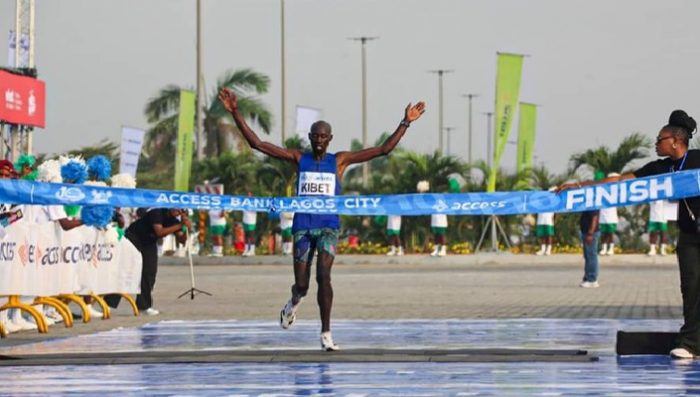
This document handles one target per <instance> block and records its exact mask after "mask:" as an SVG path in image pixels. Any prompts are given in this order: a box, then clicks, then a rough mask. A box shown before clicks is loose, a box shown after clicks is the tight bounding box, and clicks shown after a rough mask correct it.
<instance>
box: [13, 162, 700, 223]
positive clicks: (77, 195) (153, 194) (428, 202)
mask: <svg viewBox="0 0 700 397" xmlns="http://www.w3.org/2000/svg"><path fill="white" fill-rule="evenodd" d="M693 196H700V170H688V171H682V172H676V173H671V174H663V175H657V176H652V177H646V178H638V179H630V180H626V181H622V182H616V183H608V184H602V185H595V186H587V187H584V188H579V189H572V190H566V191H563V192H560V193H551V192H548V191H519V192H495V193H452V194H431V193H422V194H401V195H389V196H336V197H285V198H275V197H248V196H225V195H214V194H202V193H188V192H173V191H162V190H147V189H122V188H109V187H99V186H89V185H70V184H53V183H41V182H32V181H24V180H0V203H5V204H73V205H111V206H115V207H146V208H156V207H160V208H221V209H224V210H229V211H244V210H245V211H262V212H267V211H289V212H306V213H318V214H344V215H385V214H397V215H427V214H435V213H444V214H447V215H512V214H528V213H540V212H579V211H585V210H589V209H599V208H607V207H618V206H626V205H634V204H643V203H647V202H650V201H655V200H662V199H670V200H674V199H680V198H684V197H693Z"/></svg>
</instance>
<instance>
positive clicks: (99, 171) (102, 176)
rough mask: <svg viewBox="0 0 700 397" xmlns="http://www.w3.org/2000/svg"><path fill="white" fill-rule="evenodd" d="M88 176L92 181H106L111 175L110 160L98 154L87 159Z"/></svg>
mask: <svg viewBox="0 0 700 397" xmlns="http://www.w3.org/2000/svg"><path fill="white" fill-rule="evenodd" d="M87 166H88V176H89V178H90V179H92V180H94V181H103V182H106V181H107V180H108V179H109V177H111V176H112V162H111V161H109V159H108V158H107V157H106V156H103V155H101V154H98V155H97V156H93V157H90V159H89V160H88V161H87Z"/></svg>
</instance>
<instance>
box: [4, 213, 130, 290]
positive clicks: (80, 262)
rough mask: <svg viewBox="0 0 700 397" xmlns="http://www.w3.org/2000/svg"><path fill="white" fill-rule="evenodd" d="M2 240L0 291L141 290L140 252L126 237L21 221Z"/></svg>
mask: <svg viewBox="0 0 700 397" xmlns="http://www.w3.org/2000/svg"><path fill="white" fill-rule="evenodd" d="M6 231H7V236H6V237H5V238H4V239H3V240H0V295H28V296H52V295H58V294H65V293H78V294H88V293H96V294H105V293H111V292H123V293H131V294H135V293H139V292H140V285H141V253H140V252H138V250H137V249H136V247H134V245H133V244H131V242H130V241H129V240H128V239H126V238H122V239H121V240H120V241H119V242H117V243H107V242H105V241H104V233H103V232H101V231H99V230H97V229H95V228H92V227H86V226H81V227H78V228H75V229H73V230H69V231H63V230H62V229H61V227H60V225H59V224H58V223H57V222H49V223H45V224H32V223H28V222H17V223H15V224H13V225H11V226H10V227H8V228H7V229H6Z"/></svg>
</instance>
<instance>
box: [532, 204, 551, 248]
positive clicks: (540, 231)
mask: <svg viewBox="0 0 700 397" xmlns="http://www.w3.org/2000/svg"><path fill="white" fill-rule="evenodd" d="M535 236H536V237H537V238H538V239H539V240H540V250H539V251H537V252H535V255H552V243H553V242H554V212H541V213H539V214H537V226H535Z"/></svg>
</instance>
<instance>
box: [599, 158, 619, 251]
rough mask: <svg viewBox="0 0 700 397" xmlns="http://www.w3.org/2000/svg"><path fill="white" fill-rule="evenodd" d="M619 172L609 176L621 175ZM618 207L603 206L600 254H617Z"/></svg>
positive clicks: (600, 226) (601, 211)
mask: <svg viewBox="0 0 700 397" xmlns="http://www.w3.org/2000/svg"><path fill="white" fill-rule="evenodd" d="M619 176H620V174H618V173H617V172H611V173H609V174H608V178H615V177H619ZM618 221H619V219H618V217H617V208H615V207H612V208H601V210H600V215H599V220H598V229H599V230H600V246H601V249H600V253H599V254H600V255H615V243H614V241H613V239H614V237H615V232H617V222H618Z"/></svg>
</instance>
